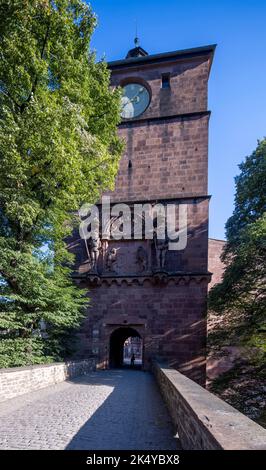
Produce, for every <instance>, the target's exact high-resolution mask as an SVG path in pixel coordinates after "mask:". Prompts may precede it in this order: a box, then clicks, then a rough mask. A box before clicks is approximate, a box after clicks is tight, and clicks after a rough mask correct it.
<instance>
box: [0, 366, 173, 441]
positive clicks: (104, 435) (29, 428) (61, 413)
mask: <svg viewBox="0 0 266 470" xmlns="http://www.w3.org/2000/svg"><path fill="white" fill-rule="evenodd" d="M177 448H178V439H176V438H175V437H174V430H173V428H172V425H171V422H170V418H169V415H168V412H167V409H166V407H165V405H164V403H163V400H162V398H161V395H160V393H159V390H158V388H157V385H156V383H155V380H154V378H153V376H152V375H151V374H150V373H148V372H142V371H131V370H111V371H99V372H92V373H90V374H89V375H87V376H83V377H79V378H77V379H73V380H72V381H69V382H62V383H60V384H57V385H55V386H51V387H47V388H45V389H42V390H39V391H36V392H32V393H29V394H25V395H22V396H20V397H17V398H13V399H11V400H8V401H6V402H4V403H1V404H0V449H81V450H82V449H83V450H99V449H102V450H104V449H109V450H110V449H114V450H115V449H119V450H122V449H130V450H133V449H135V450H146V449H147V450H149V449H159V450H174V449H177Z"/></svg>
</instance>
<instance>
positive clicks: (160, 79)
mask: <svg viewBox="0 0 266 470" xmlns="http://www.w3.org/2000/svg"><path fill="white" fill-rule="evenodd" d="M214 50H215V46H206V47H199V48H195V49H189V50H182V51H174V52H167V53H163V54H156V55H148V54H147V52H146V51H144V50H143V49H142V48H141V47H139V46H138V44H136V47H135V48H134V49H132V50H131V51H129V53H128V55H127V57H126V59H124V60H118V61H115V62H110V63H109V68H110V70H111V77H112V78H111V80H112V86H118V85H119V86H121V87H123V88H124V97H123V100H122V103H123V104H122V115H123V120H122V122H121V124H120V126H119V134H120V136H121V137H122V138H123V139H124V140H125V142H126V148H125V152H124V155H123V157H122V159H121V162H120V169H119V173H118V175H117V179H116V186H115V190H114V191H113V192H112V193H110V194H109V195H110V197H111V204H114V203H117V202H120V203H122V202H123V203H127V204H131V206H132V205H133V204H134V203H139V204H144V203H150V204H151V205H154V204H156V203H161V204H162V205H163V206H166V204H169V203H175V204H179V205H180V204H186V205H187V215H188V233H187V236H188V238H187V246H186V248H184V249H183V250H181V251H169V250H168V249H167V247H165V246H161V247H159V250H158V245H157V246H156V243H154V241H151V240H145V239H142V240H133V239H132V240H120V241H117V240H109V241H108V242H102V244H101V246H100V245H99V247H98V246H97V247H96V255H97V256H96V257H97V260H96V262H97V266H95V262H93V261H92V260H91V259H89V254H88V251H86V249H85V246H84V240H77V238H75V239H73V240H72V242H71V244H70V249H72V250H73V251H74V252H75V253H76V255H77V256H76V259H77V265H76V277H77V280H78V282H79V283H80V285H82V286H83V287H84V286H86V287H87V288H88V289H89V296H90V298H91V306H90V307H89V309H88V315H87V318H86V319H85V321H84V323H83V326H82V328H81V331H80V333H79V351H78V354H79V356H80V357H88V356H90V357H91V356H94V357H95V358H96V361H97V364H98V367H112V366H119V365H121V361H122V350H123V344H124V341H125V340H126V339H127V338H128V337H129V336H138V337H141V339H142V341H143V367H144V368H146V369H147V368H149V367H150V363H151V360H152V358H153V357H157V358H162V359H164V360H167V362H168V363H169V364H170V365H171V366H173V367H176V368H178V369H179V370H180V371H181V372H183V373H185V374H186V375H188V376H189V377H190V378H192V379H194V380H196V381H197V382H199V383H201V384H204V382H205V341H206V297H207V286H208V282H209V281H210V273H209V272H208V205H209V196H208V189H207V176H208V122H209V116H210V112H209V111H208V108H207V85H208V77H209V72H210V68H211V63H212V59H213V54H214ZM96 245H97V243H96ZM93 263H94V266H93Z"/></svg>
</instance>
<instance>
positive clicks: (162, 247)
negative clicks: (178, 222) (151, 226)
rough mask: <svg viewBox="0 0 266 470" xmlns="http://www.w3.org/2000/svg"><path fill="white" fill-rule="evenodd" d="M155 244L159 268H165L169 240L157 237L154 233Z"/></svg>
mask: <svg viewBox="0 0 266 470" xmlns="http://www.w3.org/2000/svg"><path fill="white" fill-rule="evenodd" d="M153 240H154V246H155V252H156V263H157V269H163V268H164V267H165V261H166V254H167V251H168V240H167V239H165V240H162V239H159V238H157V234H156V233H154V239H153Z"/></svg>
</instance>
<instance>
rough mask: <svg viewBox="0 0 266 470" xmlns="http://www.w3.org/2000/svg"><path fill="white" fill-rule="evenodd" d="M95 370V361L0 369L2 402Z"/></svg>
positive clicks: (0, 395)
mask: <svg viewBox="0 0 266 470" xmlns="http://www.w3.org/2000/svg"><path fill="white" fill-rule="evenodd" d="M94 369H95V362H94V360H93V359H86V360H83V361H69V362H58V363H52V364H44V365H43V364H41V365H33V366H28V367H13V368H10V369H0V402H3V401H5V400H8V399H9V398H14V397H16V396H18V395H23V394H24V393H28V392H32V391H34V390H39V389H41V388H44V387H48V386H49V385H55V384H57V383H59V382H63V381H64V380H68V379H71V378H74V377H77V376H79V375H84V374H86V373H87V372H89V371H91V370H94Z"/></svg>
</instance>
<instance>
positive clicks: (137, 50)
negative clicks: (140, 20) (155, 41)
mask: <svg viewBox="0 0 266 470" xmlns="http://www.w3.org/2000/svg"><path fill="white" fill-rule="evenodd" d="M134 43H135V47H134V49H130V50H129V51H128V53H127V55H126V59H130V58H131V57H145V56H147V55H149V54H148V52H147V51H145V50H144V49H143V48H142V47H140V45H139V38H138V37H137V36H136V37H135V39H134Z"/></svg>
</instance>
